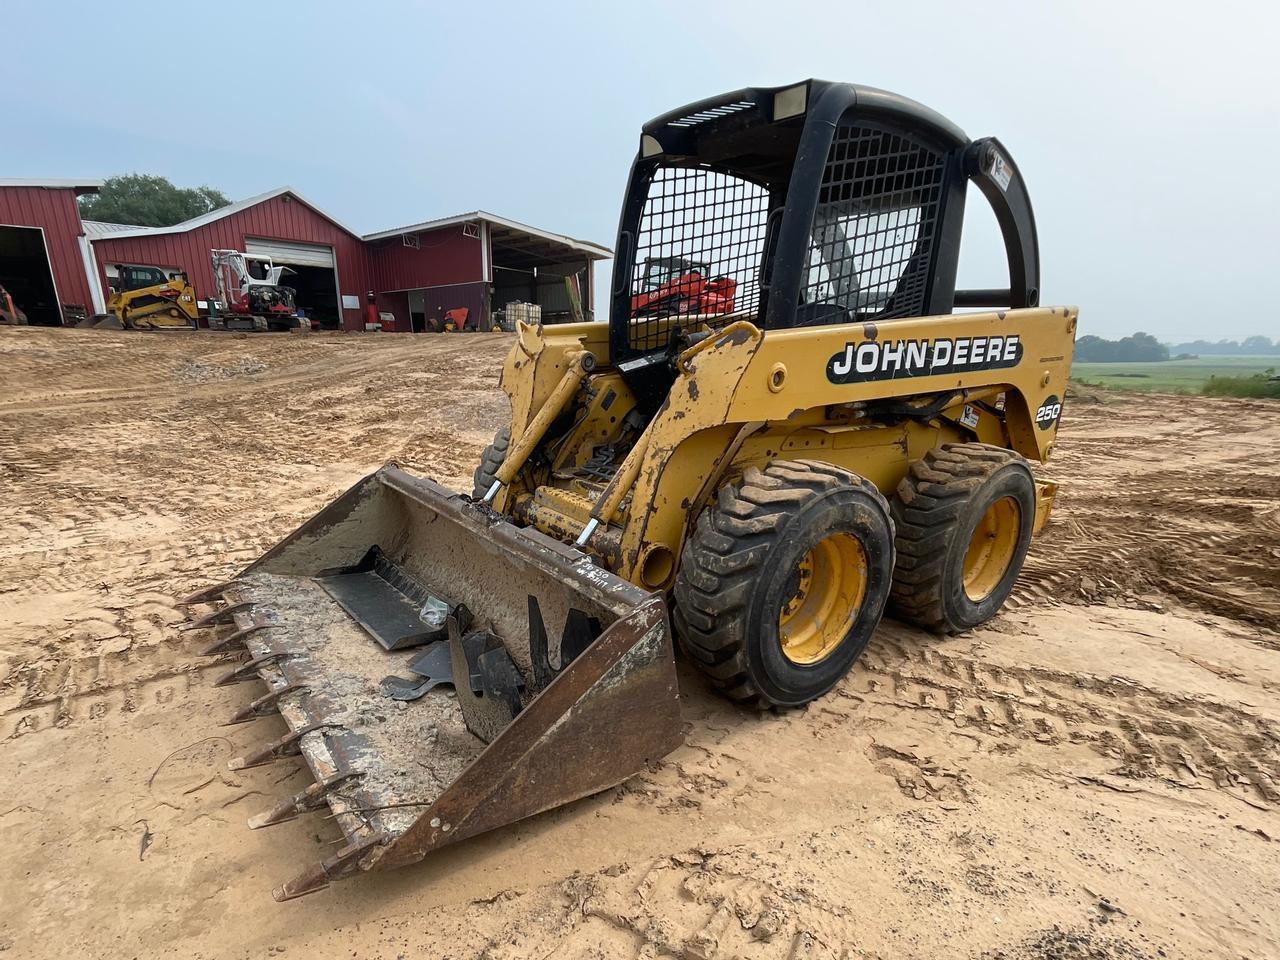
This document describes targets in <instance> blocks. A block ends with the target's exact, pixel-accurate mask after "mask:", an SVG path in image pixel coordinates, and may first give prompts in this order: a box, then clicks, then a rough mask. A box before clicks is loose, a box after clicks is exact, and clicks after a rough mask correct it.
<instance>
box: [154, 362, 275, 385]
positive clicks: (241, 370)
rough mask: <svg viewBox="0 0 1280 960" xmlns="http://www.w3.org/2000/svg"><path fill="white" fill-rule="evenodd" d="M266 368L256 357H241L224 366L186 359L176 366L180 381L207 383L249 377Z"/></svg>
mask: <svg viewBox="0 0 1280 960" xmlns="http://www.w3.org/2000/svg"><path fill="white" fill-rule="evenodd" d="M266 369H267V364H266V363H264V362H263V361H261V360H259V359H257V358H256V357H242V358H240V359H239V360H236V361H235V362H234V363H229V364H227V365H226V366H218V365H217V364H212V363H205V362H203V361H201V360H187V361H186V362H184V363H183V364H182V366H181V367H179V368H178V372H177V374H176V376H177V379H178V380H179V381H181V382H182V383H208V382H209V381H211V380H232V379H234V378H236V377H251V376H254V375H255V374H259V373H262V372H263V371H265V370H266Z"/></svg>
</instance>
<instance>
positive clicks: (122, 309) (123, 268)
mask: <svg viewBox="0 0 1280 960" xmlns="http://www.w3.org/2000/svg"><path fill="white" fill-rule="evenodd" d="M199 316H200V309H199V306H198V304H197V303H196V290H195V287H193V286H192V285H191V283H190V282H189V281H188V280H187V275H186V274H185V273H172V274H170V275H169V276H168V277H166V276H165V274H164V271H163V270H161V269H160V268H159V267H138V266H127V265H124V264H117V265H116V282H115V284H114V288H113V289H112V291H111V297H110V298H109V299H108V300H107V312H106V313H103V314H97V315H95V316H92V317H89V318H87V319H85V320H82V321H81V322H80V323H78V324H76V326H78V327H91V328H93V329H95V330H106V329H112V330H159V329H168V328H178V329H189V330H194V329H195V328H196V323H197V320H198V318H199Z"/></svg>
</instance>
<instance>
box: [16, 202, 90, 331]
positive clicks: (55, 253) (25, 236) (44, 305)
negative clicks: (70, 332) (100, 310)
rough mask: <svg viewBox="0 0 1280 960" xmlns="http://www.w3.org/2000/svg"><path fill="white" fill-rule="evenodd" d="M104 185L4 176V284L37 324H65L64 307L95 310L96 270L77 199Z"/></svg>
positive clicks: (17, 304) (18, 304)
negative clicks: (16, 178) (13, 178)
mask: <svg viewBox="0 0 1280 960" xmlns="http://www.w3.org/2000/svg"><path fill="white" fill-rule="evenodd" d="M101 186H102V181H101V180H12V179H9V180H6V179H0V287H4V288H5V289H6V290H8V291H9V293H10V294H11V295H12V297H13V301H14V304H15V305H16V306H17V307H18V308H19V309H20V310H22V311H23V312H24V313H25V314H26V315H27V319H28V320H29V321H30V322H31V323H37V324H46V325H57V324H61V323H62V322H63V307H64V305H65V306H66V307H68V308H78V310H81V311H84V312H87V313H92V312H94V309H95V307H94V305H95V303H96V302H97V301H96V300H95V297H94V292H95V291H94V288H93V280H92V277H93V276H94V275H95V274H96V268H95V267H94V264H93V255H92V252H91V251H90V248H89V242H88V240H87V239H86V238H85V230H84V226H83V224H81V222H80V209H79V207H77V205H76V197H78V196H80V195H81V194H85V193H96V192H97V191H98V188H99V187H101ZM68 313H69V314H74V313H75V310H68Z"/></svg>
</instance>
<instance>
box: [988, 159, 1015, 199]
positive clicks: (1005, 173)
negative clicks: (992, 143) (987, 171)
mask: <svg viewBox="0 0 1280 960" xmlns="http://www.w3.org/2000/svg"><path fill="white" fill-rule="evenodd" d="M991 179H992V180H994V181H995V182H996V186H998V187H999V188H1000V189H1001V190H1002V191H1003V190H1008V189H1009V181H1011V180H1012V179H1013V168H1012V167H1010V166H1009V161H1008V160H1006V159H1005V158H1004V157H1002V156H1001V155H1000V151H999V150H993V151H991Z"/></svg>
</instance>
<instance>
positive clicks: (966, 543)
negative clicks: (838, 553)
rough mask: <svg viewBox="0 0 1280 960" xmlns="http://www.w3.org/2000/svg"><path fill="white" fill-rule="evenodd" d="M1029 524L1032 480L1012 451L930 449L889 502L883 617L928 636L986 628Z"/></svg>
mask: <svg viewBox="0 0 1280 960" xmlns="http://www.w3.org/2000/svg"><path fill="white" fill-rule="evenodd" d="M1035 517H1036V487H1035V478H1034V477H1033V476H1032V474H1031V468H1030V467H1029V466H1027V462H1026V461H1025V460H1024V459H1023V458H1022V457H1020V456H1019V455H1018V454H1016V453H1014V452H1013V451H1012V450H1006V449H1004V448H1003V447H994V446H990V445H988V444H985V443H946V444H943V445H942V446H940V447H936V448H935V449H933V450H930V451H929V452H928V453H926V454H925V455H924V457H923V458H921V459H920V460H917V461H916V462H915V463H913V464H912V465H911V469H910V470H908V471H907V475H906V476H905V477H904V478H903V479H902V482H901V483H900V484H898V490H897V495H896V496H895V497H894V501H893V521H894V526H895V528H896V530H897V552H898V560H897V568H896V569H895V571H894V575H893V592H892V594H891V598H890V611H889V612H890V613H891V614H892V615H893V616H895V617H897V618H898V619H900V620H906V621H907V622H909V623H914V624H916V625H918V626H921V627H924V628H925V629H926V630H932V631H934V632H935V633H944V634H946V633H960V632H962V631H964V630H972V629H973V628H974V627H977V626H980V625H981V624H983V623H986V622H987V621H988V620H990V619H991V618H992V617H994V616H995V615H996V614H997V613H998V612H999V611H1000V608H1001V607H1002V606H1003V605H1004V602H1005V600H1007V599H1008V597H1009V594H1010V593H1011V592H1012V591H1013V585H1014V583H1015V582H1016V581H1017V579H1018V573H1019V572H1020V571H1021V570H1022V563H1023V560H1025V559H1026V556H1027V549H1028V548H1029V547H1030V545H1031V532H1032V529H1033V527H1034V525H1035Z"/></svg>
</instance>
